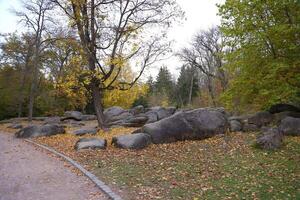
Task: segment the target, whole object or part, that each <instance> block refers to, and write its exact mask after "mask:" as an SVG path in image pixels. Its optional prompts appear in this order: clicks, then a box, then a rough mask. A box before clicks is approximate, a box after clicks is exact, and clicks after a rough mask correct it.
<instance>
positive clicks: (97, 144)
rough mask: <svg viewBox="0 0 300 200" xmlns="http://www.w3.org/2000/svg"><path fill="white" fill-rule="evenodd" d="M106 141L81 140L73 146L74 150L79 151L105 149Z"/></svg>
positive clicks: (98, 139)
mask: <svg viewBox="0 0 300 200" xmlns="http://www.w3.org/2000/svg"><path fill="white" fill-rule="evenodd" d="M106 146H107V141H106V140H104V139H101V138H82V139H80V140H78V141H77V142H76V144H75V149H76V150H81V149H106Z"/></svg>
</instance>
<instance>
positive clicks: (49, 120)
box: [44, 117, 61, 124]
mask: <svg viewBox="0 0 300 200" xmlns="http://www.w3.org/2000/svg"><path fill="white" fill-rule="evenodd" d="M60 122H61V119H60V117H48V118H46V119H45V120H44V124H59V123H60Z"/></svg>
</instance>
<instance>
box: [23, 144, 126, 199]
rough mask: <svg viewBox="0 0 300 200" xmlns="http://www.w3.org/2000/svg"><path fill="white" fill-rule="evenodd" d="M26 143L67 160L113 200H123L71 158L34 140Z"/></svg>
mask: <svg viewBox="0 0 300 200" xmlns="http://www.w3.org/2000/svg"><path fill="white" fill-rule="evenodd" d="M25 141H26V142H28V143H31V144H34V145H36V146H38V147H40V148H42V149H45V150H47V151H49V152H51V153H53V154H55V155H57V156H59V157H61V158H63V159H65V160H66V161H68V162H69V163H71V164H72V165H73V166H74V167H76V168H77V169H79V170H80V171H81V172H82V173H83V174H84V175H85V176H86V177H88V178H89V179H90V180H91V181H92V182H93V183H95V184H96V186H97V187H98V188H99V189H100V190H101V191H102V192H104V193H105V194H106V195H107V196H108V197H109V198H110V199H113V200H122V198H121V197H120V196H119V195H117V194H115V193H114V192H113V191H112V190H111V189H110V188H109V187H108V186H107V185H106V184H105V183H104V182H102V181H101V180H99V179H98V178H97V177H96V176H95V175H94V174H92V173H91V172H89V171H87V170H86V169H85V168H83V167H82V166H81V165H80V164H78V163H77V162H75V161H74V160H72V159H71V158H69V157H67V156H65V155H63V154H61V153H59V152H57V151H55V150H54V149H52V148H50V147H47V146H45V145H41V144H38V143H36V142H33V141H32V140H29V139H25Z"/></svg>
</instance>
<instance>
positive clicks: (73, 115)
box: [61, 111, 82, 121]
mask: <svg viewBox="0 0 300 200" xmlns="http://www.w3.org/2000/svg"><path fill="white" fill-rule="evenodd" d="M68 119H72V120H76V121H81V120H82V113H81V112H79V111H67V112H65V114H64V117H63V118H62V119H61V120H62V121H64V120H68Z"/></svg>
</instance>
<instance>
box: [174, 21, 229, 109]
mask: <svg viewBox="0 0 300 200" xmlns="http://www.w3.org/2000/svg"><path fill="white" fill-rule="evenodd" d="M223 41H224V38H223V36H222V33H221V32H220V30H219V28H218V27H212V28H210V29H208V30H202V31H200V32H198V33H197V34H196V35H195V36H194V38H193V39H192V41H191V45H190V46H189V47H185V48H183V49H182V50H181V51H180V52H179V53H178V56H179V58H180V59H181V60H182V61H183V62H185V63H187V64H188V65H190V66H192V67H195V68H197V69H198V70H199V72H200V75H201V74H202V75H204V76H201V77H202V78H204V79H205V80H204V81H205V84H206V87H207V89H208V91H209V94H210V96H211V99H212V102H213V106H216V105H217V102H216V101H217V100H216V99H217V97H216V96H217V94H216V90H215V87H216V86H215V80H218V81H220V83H221V86H222V88H223V91H224V90H225V89H226V87H227V82H228V80H227V75H226V72H225V70H224V67H223V65H224V61H223V59H222V54H223V52H224V45H223Z"/></svg>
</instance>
